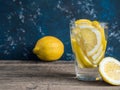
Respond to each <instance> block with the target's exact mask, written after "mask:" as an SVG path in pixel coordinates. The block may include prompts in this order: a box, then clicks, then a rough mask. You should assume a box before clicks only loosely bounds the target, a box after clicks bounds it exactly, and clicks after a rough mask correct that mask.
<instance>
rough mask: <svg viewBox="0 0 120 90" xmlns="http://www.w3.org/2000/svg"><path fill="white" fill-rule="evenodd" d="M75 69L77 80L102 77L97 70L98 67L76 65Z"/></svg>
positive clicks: (96, 79) (91, 79)
mask: <svg viewBox="0 0 120 90" xmlns="http://www.w3.org/2000/svg"><path fill="white" fill-rule="evenodd" d="M75 69H76V77H77V78H78V80H82V81H99V80H100V81H101V80H102V78H101V76H100V74H99V72H98V68H80V67H78V66H76V67H75Z"/></svg>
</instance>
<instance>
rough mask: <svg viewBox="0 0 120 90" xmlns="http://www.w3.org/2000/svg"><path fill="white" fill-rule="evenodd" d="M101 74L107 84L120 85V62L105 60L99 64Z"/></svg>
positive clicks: (108, 58)
mask: <svg viewBox="0 0 120 90" xmlns="http://www.w3.org/2000/svg"><path fill="white" fill-rule="evenodd" d="M99 72H100V74H101V76H102V78H103V80H104V81H105V82H107V83H109V84H112V85H120V62H119V61H118V60H116V59H115V58H112V57H106V58H104V59H103V60H102V61H101V62H100V64H99Z"/></svg>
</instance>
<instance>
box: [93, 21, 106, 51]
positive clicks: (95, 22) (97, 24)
mask: <svg viewBox="0 0 120 90" xmlns="http://www.w3.org/2000/svg"><path fill="white" fill-rule="evenodd" d="M92 25H93V26H94V27H96V28H97V29H98V30H99V31H100V32H101V35H102V43H103V49H104V50H105V49H106V45H107V41H106V37H105V32H104V29H103V28H102V27H101V25H100V23H99V22H97V21H93V22H92Z"/></svg>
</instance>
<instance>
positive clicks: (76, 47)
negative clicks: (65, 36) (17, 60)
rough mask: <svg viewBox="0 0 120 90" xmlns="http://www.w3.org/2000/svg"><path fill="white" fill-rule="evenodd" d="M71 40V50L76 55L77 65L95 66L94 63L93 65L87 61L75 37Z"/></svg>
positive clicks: (82, 66)
mask: <svg viewBox="0 0 120 90" xmlns="http://www.w3.org/2000/svg"><path fill="white" fill-rule="evenodd" d="M71 42H72V48H73V51H74V53H75V55H76V59H77V62H78V66H79V67H81V68H88V67H96V65H93V64H92V63H91V62H90V61H89V59H88V58H87V57H86V55H85V53H84V52H83V51H82V49H81V48H80V46H79V45H78V43H77V41H76V39H71Z"/></svg>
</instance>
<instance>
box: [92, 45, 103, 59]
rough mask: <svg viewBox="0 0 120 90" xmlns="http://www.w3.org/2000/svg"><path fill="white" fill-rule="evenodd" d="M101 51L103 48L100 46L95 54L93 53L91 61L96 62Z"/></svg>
mask: <svg viewBox="0 0 120 90" xmlns="http://www.w3.org/2000/svg"><path fill="white" fill-rule="evenodd" d="M102 51H103V46H102V45H101V47H100V48H99V49H98V51H97V53H95V54H94V55H93V56H92V59H93V60H96V59H97V58H98V57H99V56H100V55H101V53H102Z"/></svg>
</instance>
